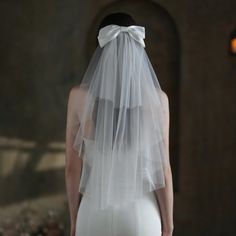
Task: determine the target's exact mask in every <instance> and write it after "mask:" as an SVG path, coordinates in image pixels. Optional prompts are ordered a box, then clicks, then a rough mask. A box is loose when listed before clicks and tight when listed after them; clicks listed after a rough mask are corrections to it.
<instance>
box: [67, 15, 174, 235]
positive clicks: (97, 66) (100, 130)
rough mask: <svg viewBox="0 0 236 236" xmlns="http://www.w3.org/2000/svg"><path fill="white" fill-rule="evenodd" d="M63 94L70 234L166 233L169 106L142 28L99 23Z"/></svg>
mask: <svg viewBox="0 0 236 236" xmlns="http://www.w3.org/2000/svg"><path fill="white" fill-rule="evenodd" d="M97 38H98V43H99V45H98V47H97V48H96V50H95V52H94V54H93V56H92V58H91V61H90V63H89V65H88V68H87V70H86V72H85V74H84V76H83V79H82V82H81V83H80V85H77V86H74V87H72V88H71V90H70V93H69V96H68V106H67V123H66V167H65V180H66V189H67V197H68V203H69V211H70V222H71V233H70V235H71V236H118V235H119V236H161V235H162V236H171V235H172V233H173V187H172V172H171V166H170V161H169V101H168V97H167V95H166V93H165V92H164V91H163V90H162V89H161V86H160V84H159V81H158V79H157V77H156V74H155V72H154V69H153V67H152V64H151V62H150V60H149V58H148V55H147V53H146V51H145V42H144V39H145V27H143V26H140V25H137V24H136V22H135V21H134V19H133V18H132V17H131V16H130V15H128V14H126V13H113V14H110V15H107V16H106V17H105V18H103V20H102V22H101V23H100V26H99V31H98V36H97Z"/></svg>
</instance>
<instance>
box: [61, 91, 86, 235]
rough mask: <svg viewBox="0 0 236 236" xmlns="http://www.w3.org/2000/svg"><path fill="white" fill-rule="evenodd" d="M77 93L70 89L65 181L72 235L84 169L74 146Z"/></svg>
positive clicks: (76, 123) (72, 233) (76, 128)
mask: <svg viewBox="0 0 236 236" xmlns="http://www.w3.org/2000/svg"><path fill="white" fill-rule="evenodd" d="M77 93H78V91H77V89H76V88H72V89H71V90H70V93H69V97H68V104H67V121H66V158H65V159H66V160H65V181H66V191H67V198H68V204H69V211H70V222H71V234H70V235H71V236H74V235H75V228H76V217H77V212H78V208H79V204H80V201H81V197H82V196H81V195H80V194H79V192H78V189H79V183H80V174H81V169H82V159H81V158H79V157H78V156H77V154H76V152H75V150H74V149H73V146H72V145H73V142H74V138H75V135H76V131H77V130H78V128H79V121H78V117H77V113H76V110H77V106H76V101H77V99H76V97H77ZM77 103H78V102H77Z"/></svg>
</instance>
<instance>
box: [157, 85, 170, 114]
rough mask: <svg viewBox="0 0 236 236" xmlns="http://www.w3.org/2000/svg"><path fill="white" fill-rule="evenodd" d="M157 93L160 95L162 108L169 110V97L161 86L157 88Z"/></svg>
mask: <svg viewBox="0 0 236 236" xmlns="http://www.w3.org/2000/svg"><path fill="white" fill-rule="evenodd" d="M157 90H158V91H157V92H158V94H159V95H160V99H161V103H162V104H163V107H164V110H166V111H168V110H169V98H168V96H167V93H166V92H165V91H163V90H162V89H161V88H158V89H157Z"/></svg>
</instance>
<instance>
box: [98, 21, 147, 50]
mask: <svg viewBox="0 0 236 236" xmlns="http://www.w3.org/2000/svg"><path fill="white" fill-rule="evenodd" d="M120 32H128V33H129V35H130V36H131V37H132V38H133V39H134V40H136V41H137V42H139V43H140V44H141V45H142V46H143V47H145V43H144V38H145V28H144V27H143V26H138V25H131V26H119V25H107V26H105V27H103V28H101V29H100V30H99V34H98V37H97V38H98V42H99V45H100V46H101V47H103V46H105V45H106V44H107V43H108V42H110V41H111V40H113V39H114V38H116V37H117V36H118V35H119V33H120Z"/></svg>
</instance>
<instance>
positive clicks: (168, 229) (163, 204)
mask: <svg viewBox="0 0 236 236" xmlns="http://www.w3.org/2000/svg"><path fill="white" fill-rule="evenodd" d="M161 97H162V102H163V105H164V106H165V111H166V112H165V122H164V123H165V125H164V134H165V137H164V142H165V147H166V153H167V154H168V155H167V158H168V160H167V162H166V163H167V164H166V165H165V168H164V175H165V183H166V186H165V187H164V188H160V189H158V190H155V193H156V197H157V199H158V204H159V206H160V211H161V218H162V235H163V236H171V235H172V232H173V229H174V223H173V203H174V196H173V195H174V194H173V183H172V171H171V166H170V160H169V100H168V97H167V95H166V93H164V92H162V95H161Z"/></svg>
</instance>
